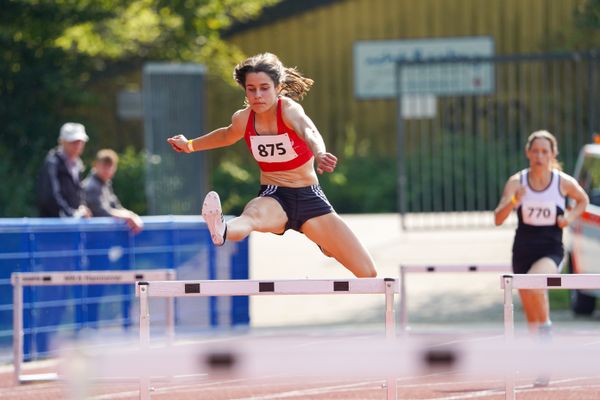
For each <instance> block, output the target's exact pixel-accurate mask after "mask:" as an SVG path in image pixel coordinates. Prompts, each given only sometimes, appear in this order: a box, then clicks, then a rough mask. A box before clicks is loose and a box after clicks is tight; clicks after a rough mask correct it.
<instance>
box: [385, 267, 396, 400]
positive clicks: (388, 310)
mask: <svg viewBox="0 0 600 400" xmlns="http://www.w3.org/2000/svg"><path fill="white" fill-rule="evenodd" d="M384 281H385V337H386V338H387V340H394V339H395V338H396V330H395V328H396V323H395V321H394V294H395V291H396V290H395V288H396V280H395V279H393V278H385V279H384ZM386 386H387V397H386V399H387V400H395V399H396V377H395V376H388V378H387V380H386Z"/></svg>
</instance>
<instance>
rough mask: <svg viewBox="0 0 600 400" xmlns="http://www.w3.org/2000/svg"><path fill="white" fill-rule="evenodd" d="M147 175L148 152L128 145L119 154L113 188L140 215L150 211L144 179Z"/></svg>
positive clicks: (123, 201)
mask: <svg viewBox="0 0 600 400" xmlns="http://www.w3.org/2000/svg"><path fill="white" fill-rule="evenodd" d="M145 177H146V152H145V151H139V152H137V151H136V150H135V149H134V148H133V147H128V148H127V149H126V150H125V152H124V153H122V154H120V155H119V168H118V170H117V173H116V174H115V176H114V177H113V189H114V191H115V194H116V195H117V197H118V198H119V200H120V201H121V204H123V207H125V208H128V209H130V210H131V211H133V212H135V213H136V214H139V215H145V214H147V211H148V205H147V202H146V193H145V191H144V181H145Z"/></svg>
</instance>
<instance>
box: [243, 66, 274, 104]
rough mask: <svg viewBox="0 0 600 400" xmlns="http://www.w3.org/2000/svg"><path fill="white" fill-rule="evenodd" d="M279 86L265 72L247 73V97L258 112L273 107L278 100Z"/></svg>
mask: <svg viewBox="0 0 600 400" xmlns="http://www.w3.org/2000/svg"><path fill="white" fill-rule="evenodd" d="M278 93H279V90H278V88H276V87H275V84H274V83H273V80H272V79H271V77H270V76H269V75H267V74H265V73H264V72H249V73H248V74H246V98H247V99H248V103H249V104H250V107H252V110H253V111H254V112H256V113H260V112H264V111H267V110H269V109H270V108H272V107H273V106H274V105H275V104H276V102H277V94H278Z"/></svg>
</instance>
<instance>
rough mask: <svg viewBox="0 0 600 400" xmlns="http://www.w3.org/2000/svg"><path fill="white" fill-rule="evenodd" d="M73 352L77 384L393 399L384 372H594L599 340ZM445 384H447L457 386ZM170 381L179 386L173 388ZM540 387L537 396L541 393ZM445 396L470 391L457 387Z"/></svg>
mask: <svg viewBox="0 0 600 400" xmlns="http://www.w3.org/2000/svg"><path fill="white" fill-rule="evenodd" d="M78 357H80V361H79V362H76V364H78V365H85V366H86V367H85V368H84V369H83V370H85V371H86V376H83V377H82V375H80V374H78V373H76V374H74V375H73V376H70V377H69V376H65V378H67V380H68V381H69V380H70V381H73V380H75V381H74V382H73V385H77V384H80V383H81V382H82V380H81V379H83V381H87V382H88V383H87V385H88V386H89V384H90V383H91V382H92V381H93V380H95V379H105V378H110V377H114V376H115V375H117V376H120V377H122V378H127V379H136V378H138V379H139V378H142V379H143V378H144V377H152V378H153V380H154V378H156V379H161V378H162V379H164V378H166V377H171V376H174V375H178V376H193V377H195V378H194V379H196V380H198V379H200V381H201V382H202V383H206V382H207V381H215V382H219V383H220V385H225V384H224V380H226V379H245V380H249V381H251V380H252V379H255V380H256V381H257V382H260V383H261V385H265V379H266V378H268V380H269V382H272V383H273V384H274V387H278V385H279V384H280V383H281V382H285V383H290V382H292V383H296V384H300V385H302V384H306V383H307V382H312V381H313V380H322V379H353V380H356V381H357V382H364V381H367V380H380V381H383V380H387V381H388V397H387V399H388V400H390V399H396V398H397V394H396V393H395V392H390V390H389V388H390V386H389V382H390V380H391V381H392V384H393V385H395V381H396V379H397V378H401V377H412V378H418V379H419V382H420V383H419V384H423V385H425V386H427V385H428V382H429V384H431V381H428V380H427V378H426V377H427V376H428V375H432V374H435V375H436V377H435V378H433V377H431V376H429V378H430V379H432V380H434V382H435V383H434V385H436V387H437V388H438V389H440V387H439V386H437V385H440V383H442V382H446V383H448V384H449V385H452V382H455V381H456V382H457V383H458V384H459V385H464V384H465V378H473V379H478V381H479V383H478V385H479V386H481V385H482V384H483V385H485V383H483V382H485V381H487V380H490V381H491V383H489V385H490V386H491V387H490V389H491V391H493V393H491V394H492V395H495V396H496V397H498V396H499V395H501V393H502V391H501V390H499V389H498V385H497V382H495V380H496V379H500V380H502V379H503V378H504V377H505V376H507V375H509V374H514V373H515V371H516V370H518V371H519V374H520V377H521V379H522V380H524V381H526V382H527V383H526V384H523V385H521V386H519V389H523V390H529V389H530V388H531V381H532V380H533V378H534V377H535V376H538V375H540V374H550V375H552V376H553V377H555V378H557V379H560V378H581V377H582V376H590V374H593V375H592V377H594V376H597V364H598V362H597V360H598V357H600V343H599V342H598V341H597V340H595V338H588V339H587V340H583V338H582V337H581V336H580V337H577V338H568V337H565V338H556V340H555V341H553V342H542V341H535V340H531V339H530V338H522V339H519V340H514V341H506V340H505V339H504V338H503V337H502V336H501V335H500V336H494V337H487V338H481V337H479V338H473V337H472V336H462V337H461V336H434V335H427V336H426V337H414V336H403V337H399V338H393V339H392V340H390V338H384V337H383V335H378V336H369V337H365V336H360V337H347V336H346V337H340V336H336V335H331V334H327V335H325V334H324V335H321V336H315V335H310V336H305V337H302V336H292V337H281V336H255V337H253V336H244V337H217V338H215V337H210V338H207V339H206V340H204V341H202V342H199V343H189V342H187V343H181V344H173V345H166V346H156V345H153V346H152V347H149V348H147V347H135V346H128V347H120V348H116V347H113V348H110V349H107V350H104V351H102V352H96V353H95V354H94V353H91V352H86V351H82V352H79V353H78ZM81 360H83V362H81ZM64 364H65V365H66V366H67V367H68V365H69V364H73V360H72V359H69V358H68V357H66V358H65V359H64ZM440 377H441V379H440ZM373 386H374V385H373ZM191 387H193V386H191ZM450 387H452V388H453V389H449V390H452V391H453V390H454V388H455V387H456V386H450ZM177 388H181V386H179V387H176V389H175V390H177ZM559 388H560V387H559ZM223 390H226V386H223ZM440 390H441V389H440ZM566 390H567V391H568V390H569V389H568V388H567V389H566ZM592 390H595V386H594V387H593V388H592ZM161 392H162V393H161V394H162V395H163V396H164V395H166V394H168V388H166V389H165V390H164V391H161ZM582 393H584V392H581V393H580V394H582ZM594 393H595V392H594ZM508 395H509V393H508V392H507V397H508ZM541 395H542V397H543V393H542V394H541ZM193 396H195V397H196V398H201V397H203V396H202V385H197V386H196V392H195V393H193ZM488 396H489V394H488ZM350 397H352V396H348V398H350ZM141 398H142V399H144V398H148V397H141ZM244 398H249V397H244ZM257 398H258V397H257ZM264 398H269V397H264ZM272 398H275V396H273V397H272ZM352 398H354V397H352ZM400 398H401V397H400ZM444 398H469V397H468V396H465V395H464V394H463V395H462V396H461V395H460V394H459V396H456V397H452V396H449V397H444ZM470 398H475V397H473V396H471V397H470ZM478 398H479V397H478ZM76 400H82V399H79V398H77V399H76Z"/></svg>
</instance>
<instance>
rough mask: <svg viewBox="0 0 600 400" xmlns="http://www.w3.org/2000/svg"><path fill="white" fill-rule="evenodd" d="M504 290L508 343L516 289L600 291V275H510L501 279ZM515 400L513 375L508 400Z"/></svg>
mask: <svg viewBox="0 0 600 400" xmlns="http://www.w3.org/2000/svg"><path fill="white" fill-rule="evenodd" d="M501 288H502V289H504V336H505V339H506V340H507V341H513V340H514V337H515V323H514V302H513V297H512V293H513V290H514V289H600V274H573V275H561V274H508V275H503V276H502V279H501ZM514 399H515V382H514V377H513V376H512V375H511V376H509V377H508V378H507V379H506V400H514Z"/></svg>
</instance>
